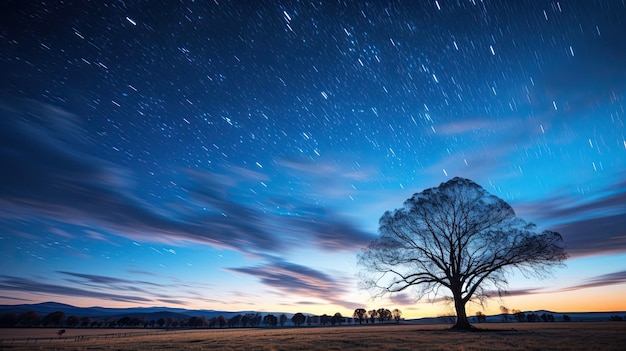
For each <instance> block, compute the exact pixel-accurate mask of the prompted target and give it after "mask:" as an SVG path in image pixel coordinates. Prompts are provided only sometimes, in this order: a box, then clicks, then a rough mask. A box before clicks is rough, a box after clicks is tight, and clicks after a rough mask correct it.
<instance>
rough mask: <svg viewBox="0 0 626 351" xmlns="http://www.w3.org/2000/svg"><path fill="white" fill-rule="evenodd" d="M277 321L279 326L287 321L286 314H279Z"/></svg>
mask: <svg viewBox="0 0 626 351" xmlns="http://www.w3.org/2000/svg"><path fill="white" fill-rule="evenodd" d="M278 322H279V323H280V326H281V327H284V326H285V323H286V322H287V315H286V314H284V313H283V314H281V315H280V317H278Z"/></svg>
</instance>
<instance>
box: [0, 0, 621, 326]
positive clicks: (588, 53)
mask: <svg viewBox="0 0 626 351" xmlns="http://www.w3.org/2000/svg"><path fill="white" fill-rule="evenodd" d="M0 18H1V20H0V43H1V44H0V45H1V50H0V72H1V75H0V81H1V82H2V83H1V85H0V111H1V116H0V160H1V162H2V165H1V168H2V170H1V171H0V245H1V246H0V254H1V257H2V263H1V265H0V267H1V268H0V303H3V304H19V303H37V302H44V301H58V302H64V303H70V304H73V305H78V306H93V305H100V306H108V307H116V306H170V307H183V308H203V309H218V310H231V311H232V310H259V311H284V312H299V311H304V312H312V313H328V314H331V313H335V312H341V313H342V314H344V315H345V314H350V315H351V312H352V311H353V310H354V308H357V307H367V308H368V309H370V308H374V307H376V308H378V307H380V306H383V307H387V308H396V307H397V308H400V309H401V310H402V311H403V312H404V315H405V316H406V317H418V316H426V315H437V314H442V313H446V312H449V311H450V310H451V309H452V308H451V306H448V305H443V304H434V305H433V304H429V303H418V304H416V303H415V298H414V295H412V294H411V293H410V292H407V293H403V294H399V295H395V296H392V297H391V299H390V300H389V299H387V298H385V299H382V300H380V299H378V300H374V301H371V300H370V296H369V294H368V293H367V292H366V291H361V290H359V288H358V275H357V274H358V267H357V265H356V254H357V253H358V251H359V250H360V249H361V248H363V247H364V246H366V245H367V244H368V243H369V241H370V240H372V239H373V238H374V237H375V236H376V234H377V229H378V219H379V218H380V216H381V215H382V214H383V213H384V211H386V210H393V209H394V208H398V207H400V206H401V205H402V202H403V201H404V200H405V199H407V198H409V197H410V196H411V195H412V194H413V193H415V192H419V191H422V190H423V189H425V188H430V187H434V186H438V185H439V184H440V183H441V182H444V181H447V180H449V179H451V178H453V177H455V176H460V177H465V178H469V179H472V180H473V181H475V182H477V183H478V184H480V185H482V186H483V187H484V188H485V189H486V190H487V191H489V192H490V193H492V194H494V195H496V196H499V197H501V198H502V199H504V200H505V201H507V202H508V203H510V204H511V205H512V206H513V208H514V209H515V210H516V212H517V214H518V215H519V216H520V217H522V218H524V219H526V220H529V221H532V222H535V223H536V224H538V226H539V228H540V229H552V230H556V231H559V232H560V233H561V234H562V235H563V237H564V240H565V245H566V246H567V251H568V252H569V254H570V255H571V258H570V259H569V260H568V261H567V262H566V263H567V267H566V268H564V269H557V270H556V271H555V272H554V276H553V277H550V278H549V279H547V280H535V279H527V278H525V277H523V276H522V275H519V274H518V275H513V276H512V277H511V278H510V295H508V296H506V297H504V298H503V299H502V300H500V299H495V300H494V301H493V302H491V303H490V304H489V305H488V306H487V307H486V311H487V312H490V311H498V308H499V306H500V305H502V304H505V305H507V306H509V308H517V309H539V308H545V309H552V310H557V311H582V310H608V311H612V310H626V302H625V301H624V300H623V293H625V292H626V229H625V228H626V127H625V122H626V111H625V110H624V109H625V106H626V100H625V98H626V40H625V39H624V33H626V4H625V3H624V1H620V0H614V1H593V0H580V1H530V0H529V1H487V0H484V1H481V0H456V1H452V0H439V1H393V2H391V1H369V2H365V1H280V2H278V1H225V0H213V1H209V0H207V1H187V0H180V1H174V0H172V1H122V0H120V1H92V2H86V1H76V2H73V1H66V2H61V1H21V0H15V1H3V2H2V5H0ZM620 297H621V298H620ZM477 309H478V310H480V309H482V307H480V306H479V307H477ZM472 311H473V310H472V307H471V306H470V308H469V310H468V313H470V314H471V313H472Z"/></svg>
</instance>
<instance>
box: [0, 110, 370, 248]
mask: <svg viewBox="0 0 626 351" xmlns="http://www.w3.org/2000/svg"><path fill="white" fill-rule="evenodd" d="M2 108H3V109H2V114H3V118H2V121H0V126H1V127H2V128H1V131H0V140H1V141H0V155H1V156H2V159H3V160H4V169H5V170H6V171H3V172H2V174H0V204H1V205H2V211H0V218H4V219H7V220H14V219H28V220H42V221H45V220H52V221H59V222H63V223H70V224H74V225H77V226H86V227H88V228H92V229H96V230H97V231H98V232H108V233H113V234H115V235H119V236H126V237H129V238H132V239H135V240H142V241H158V242H167V243H169V244H175V243H176V242H177V241H191V242H198V243H203V244H208V245H211V246H215V247H221V248H227V249H232V250H236V251H240V252H244V253H257V254H263V253H266V252H274V253H276V252H283V251H285V250H287V249H288V248H289V247H290V246H291V245H293V244H294V243H296V242H298V241H300V240H301V238H305V240H308V241H310V242H313V243H318V246H319V247H321V248H324V249H328V250H349V249H351V248H354V247H356V246H361V245H362V244H363V243H366V242H367V241H368V240H369V237H370V236H369V234H367V233H363V232H362V231H360V230H359V229H358V228H357V227H356V226H354V224H352V223H350V222H349V221H348V220H346V219H345V218H343V217H341V216H340V215H338V214H335V213H333V212H332V211H330V210H329V209H328V208H323V207H320V206H317V205H308V204H305V203H301V204H300V205H298V206H296V207H295V208H294V211H292V212H291V213H290V214H289V215H285V214H283V213H276V212H275V211H270V212H268V211H267V208H269V206H271V205H272V202H273V200H272V198H271V197H267V196H265V197H263V196H259V198H258V201H256V202H253V203H252V204H245V205H244V204H243V203H241V201H239V200H242V199H241V194H240V188H239V187H240V186H241V184H243V183H246V182H260V181H266V182H268V181H270V179H269V178H268V176H266V175H265V174H262V173H259V172H256V171H252V170H244V169H241V168H240V167H233V168H232V169H229V170H227V172H226V173H223V174H219V173H199V172H195V171H191V170H183V174H184V175H186V176H187V182H188V184H186V191H187V192H188V194H189V198H188V199H185V201H187V202H185V203H183V204H182V206H178V207H174V208H171V207H164V206H165V204H160V203H156V204H150V203H147V202H146V201H143V200H141V199H140V198H138V197H137V196H135V195H133V187H132V186H131V184H132V183H133V181H132V175H131V174H130V173H129V172H127V171H126V170H125V169H121V168H120V167H118V166H116V165H113V164H110V163H108V162H106V161H104V160H102V159H98V158H95V157H92V156H89V155H87V154H84V153H81V152H80V151H76V150H82V149H87V148H88V147H89V146H91V145H90V143H89V142H86V141H85V140H86V138H83V137H81V136H82V134H83V133H84V131H83V130H82V129H81V128H80V126H79V123H78V122H77V120H76V118H70V119H68V118H67V116H71V114H69V113H67V112H64V111H62V110H59V109H57V108H53V107H51V106H48V105H44V104H39V103H37V102H31V104H30V107H29V108H28V109H27V111H29V112H28V113H18V112H16V111H15V110H13V109H11V108H8V107H7V106H2ZM68 131H69V132H70V133H69V134H70V136H69V137H68V136H66V133H67V132H68ZM355 177H356V176H355ZM233 195H235V196H233ZM243 200H245V199H243ZM256 204H260V205H256ZM201 207H206V208H208V211H206V210H202V209H201ZM286 227H288V228H289V229H290V230H289V231H286V230H284V228H286ZM294 232H297V235H298V237H297V238H296V237H294V234H293V233H294ZM317 239H320V240H319V241H317Z"/></svg>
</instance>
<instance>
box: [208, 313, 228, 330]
mask: <svg viewBox="0 0 626 351" xmlns="http://www.w3.org/2000/svg"><path fill="white" fill-rule="evenodd" d="M202 318H204V317H202ZM226 324H228V320H226V317H224V316H218V317H217V325H219V327H220V328H223V327H224V326H225V325H226Z"/></svg>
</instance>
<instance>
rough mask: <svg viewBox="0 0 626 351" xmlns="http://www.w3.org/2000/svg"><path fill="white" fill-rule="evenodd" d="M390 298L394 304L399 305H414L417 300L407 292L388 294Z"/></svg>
mask: <svg viewBox="0 0 626 351" xmlns="http://www.w3.org/2000/svg"><path fill="white" fill-rule="evenodd" d="M390 299H391V301H392V302H393V303H394V304H397V305H401V306H407V305H408V306H410V305H415V303H416V302H417V299H416V298H415V297H414V296H411V295H410V294H407V293H397V294H392V295H391V296H390Z"/></svg>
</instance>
